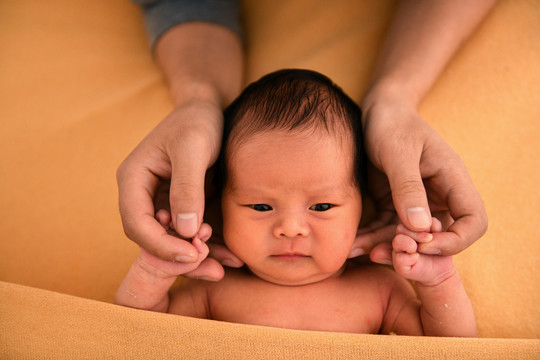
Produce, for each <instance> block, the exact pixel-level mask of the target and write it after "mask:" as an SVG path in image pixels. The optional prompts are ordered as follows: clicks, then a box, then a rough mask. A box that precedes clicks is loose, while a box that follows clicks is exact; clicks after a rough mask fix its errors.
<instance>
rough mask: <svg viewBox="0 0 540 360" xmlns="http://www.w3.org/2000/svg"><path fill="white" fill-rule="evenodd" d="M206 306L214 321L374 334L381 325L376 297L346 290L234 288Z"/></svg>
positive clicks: (380, 312)
mask: <svg viewBox="0 0 540 360" xmlns="http://www.w3.org/2000/svg"><path fill="white" fill-rule="evenodd" d="M210 304H211V314H212V318H213V319H214V320H220V321H229V322H237V323H244V324H252V325H264V326H275V327H282V328H289V329H299V330H318V331H339V332H351V333H377V332H378V331H379V328H380V325H381V322H382V307H381V306H380V304H379V302H378V297H377V296H374V294H372V293H364V294H361V291H352V290H351V289H346V288H342V289H337V288H328V289H326V288H325V287H322V286H321V287H309V286H308V287H290V288H288V287H280V286H278V287H276V286H273V285H269V286H264V284H263V286H261V285H260V284H258V286H237V287H230V288H229V289H227V291H222V292H220V296H219V297H218V298H213V299H211V301H210Z"/></svg>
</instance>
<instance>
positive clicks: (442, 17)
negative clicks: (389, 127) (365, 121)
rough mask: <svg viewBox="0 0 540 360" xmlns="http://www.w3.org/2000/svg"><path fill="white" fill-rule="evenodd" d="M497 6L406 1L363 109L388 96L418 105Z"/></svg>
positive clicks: (459, 0) (456, 0) (489, 1)
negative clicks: (463, 45)
mask: <svg viewBox="0 0 540 360" xmlns="http://www.w3.org/2000/svg"><path fill="white" fill-rule="evenodd" d="M494 3H495V0H477V1H467V0H437V1H433V0H404V1H401V3H400V4H399V5H398V8H397V10H396V14H395V15H394V20H393V22H392V25H391V27H390V29H389V31H388V35H387V38H386V41H385V43H384V45H383V48H382V50H381V53H380V55H379V58H378V61H377V64H376V66H375V69H374V73H373V81H372V84H371V86H370V89H369V90H368V93H367V96H366V98H365V101H364V102H365V104H364V105H368V106H369V102H370V101H374V100H375V99H377V98H379V97H380V96H386V95H387V96H391V97H394V98H399V99H402V100H403V101H407V102H408V103H409V104H412V105H413V106H417V105H418V103H419V102H420V101H421V100H422V98H423V97H424V95H425V94H426V93H427V91H428V90H429V89H430V88H431V86H432V85H433V83H434V82H435V80H436V79H437V77H438V76H439V75H440V73H441V72H442V70H443V69H444V67H445V66H446V64H447V63H448V62H449V60H450V59H451V57H452V56H453V54H454V53H455V52H456V51H457V49H458V48H459V47H460V46H461V44H462V43H463V42H464V41H465V40H466V39H467V38H468V36H469V35H470V34H471V33H472V32H473V30H474V29H475V28H476V27H477V25H478V24H479V23H480V21H481V20H482V19H483V18H484V16H485V15H486V14H487V12H488V11H489V10H490V9H491V7H492V6H493V4H494ZM366 102H367V103H368V104H366Z"/></svg>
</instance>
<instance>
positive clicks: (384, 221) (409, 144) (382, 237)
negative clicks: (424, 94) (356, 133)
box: [358, 99, 487, 261]
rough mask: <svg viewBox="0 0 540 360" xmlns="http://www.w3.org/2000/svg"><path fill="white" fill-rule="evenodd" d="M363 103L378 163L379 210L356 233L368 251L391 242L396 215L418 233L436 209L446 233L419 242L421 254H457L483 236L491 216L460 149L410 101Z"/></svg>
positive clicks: (370, 149) (374, 186) (374, 174)
mask: <svg viewBox="0 0 540 360" xmlns="http://www.w3.org/2000/svg"><path fill="white" fill-rule="evenodd" d="M363 105H364V106H363V110H364V116H365V118H364V120H363V125H364V136H365V144H366V150H367V153H368V156H369V158H370V160H371V162H372V163H373V165H374V166H375V167H376V170H375V169H372V171H370V173H369V177H370V179H369V182H370V185H371V190H372V194H373V196H374V198H375V202H376V204H377V212H378V214H379V216H378V217H377V218H376V219H375V220H374V221H373V222H372V223H371V224H369V225H368V226H367V227H366V230H365V231H360V232H359V234H358V238H359V239H361V240H362V241H361V242H362V243H363V245H362V248H363V249H364V251H365V252H367V250H370V249H371V248H372V247H374V246H376V245H377V244H379V243H381V242H388V241H391V239H392V238H393V236H394V233H395V226H396V225H395V224H396V220H397V219H396V218H395V216H394V215H395V214H396V213H397V215H398V216H399V219H400V220H401V222H402V223H403V224H404V225H405V226H406V227H407V228H408V229H409V230H411V231H416V232H422V231H428V230H429V228H430V226H431V214H432V213H433V214H436V216H437V217H438V218H439V219H441V221H442V223H443V230H444V231H443V232H440V233H436V234H434V237H433V240H432V241H430V242H427V243H422V244H420V245H419V247H418V251H419V252H420V253H424V254H442V255H454V254H457V253H459V252H460V251H462V250H463V249H465V248H467V247H468V246H469V245H471V244H472V243H473V242H474V241H476V240H477V239H479V238H480V237H481V236H482V235H483V234H484V233H485V231H486V229H487V215H486V212H485V209H484V205H483V202H482V199H481V198H480V195H479V194H478V192H477V190H476V188H475V187H474V185H473V183H472V181H471V178H470V176H469V174H468V172H467V169H466V167H465V165H464V163H463V161H462V160H461V159H460V157H459V156H458V155H457V153H456V152H455V151H454V150H453V149H452V148H451V147H450V145H448V143H446V141H445V140H444V139H443V138H442V137H441V136H440V135H439V134H438V133H437V132H436V131H435V130H434V129H433V128H431V127H430V126H429V125H428V124H427V123H426V122H425V121H424V120H423V119H422V118H421V117H420V116H419V115H418V113H417V111H416V109H415V108H414V107H412V106H409V105H408V104H407V103H404V102H400V100H399V99H392V101H372V102H369V99H368V101H366V100H365V101H364V104H363ZM377 170H378V171H377ZM383 174H384V175H386V178H387V179H386V178H385V177H383V176H381V175H383ZM372 260H375V261H377V259H373V258H372Z"/></svg>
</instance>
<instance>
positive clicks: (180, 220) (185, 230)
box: [176, 213, 199, 237]
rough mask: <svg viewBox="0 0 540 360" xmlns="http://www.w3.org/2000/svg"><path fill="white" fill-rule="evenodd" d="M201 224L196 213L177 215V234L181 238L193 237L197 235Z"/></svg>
mask: <svg viewBox="0 0 540 360" xmlns="http://www.w3.org/2000/svg"><path fill="white" fill-rule="evenodd" d="M198 227H199V223H198V221H197V214H196V213H186V214H178V215H176V232H177V233H178V234H180V235H181V236H186V237H189V236H193V235H195V234H196V233H197V229H198Z"/></svg>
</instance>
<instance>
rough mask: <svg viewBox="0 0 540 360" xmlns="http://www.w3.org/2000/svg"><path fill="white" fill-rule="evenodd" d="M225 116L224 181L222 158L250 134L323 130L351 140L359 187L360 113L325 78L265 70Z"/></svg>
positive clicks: (294, 71) (361, 163) (362, 174)
mask: <svg viewBox="0 0 540 360" xmlns="http://www.w3.org/2000/svg"><path fill="white" fill-rule="evenodd" d="M224 117H225V126H224V131H223V145H222V150H221V155H220V168H221V169H220V170H221V171H220V173H221V176H220V177H221V180H222V181H223V180H225V179H226V161H227V160H228V159H229V158H230V154H231V152H234V149H235V148H236V147H237V146H238V145H239V144H241V143H242V141H245V140H247V139H249V138H250V137H252V136H253V135H256V134H258V133H262V132H266V131H278V132H279V131H282V132H283V133H287V132H290V131H295V130H299V131H302V132H317V133H319V132H321V131H326V132H327V133H328V134H329V135H331V136H334V137H339V138H347V137H350V138H352V141H353V151H354V154H353V159H354V164H355V181H356V183H357V185H358V186H359V187H360V188H361V190H363V189H362V188H363V187H364V185H365V181H364V178H365V167H366V157H365V152H364V147H363V138H362V123H361V117H362V111H361V110H360V108H359V107H358V105H356V103H355V102H354V101H353V100H352V99H351V98H350V97H349V96H347V95H346V94H345V93H344V92H343V90H341V88H340V87H338V86H337V85H336V84H334V83H333V82H332V80H330V79H329V78H328V77H326V76H324V75H322V74H320V73H318V72H315V71H310V70H299V69H284V70H279V71H276V72H273V73H270V74H268V75H266V76H263V77H262V78H260V79H259V80H257V81H255V82H253V83H251V84H250V85H249V86H247V87H246V88H245V89H244V91H243V92H242V93H241V94H240V96H238V98H236V100H235V101H234V102H233V103H232V104H231V105H229V106H228V107H227V109H225V112H224ZM222 184H224V183H223V182H222Z"/></svg>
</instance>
